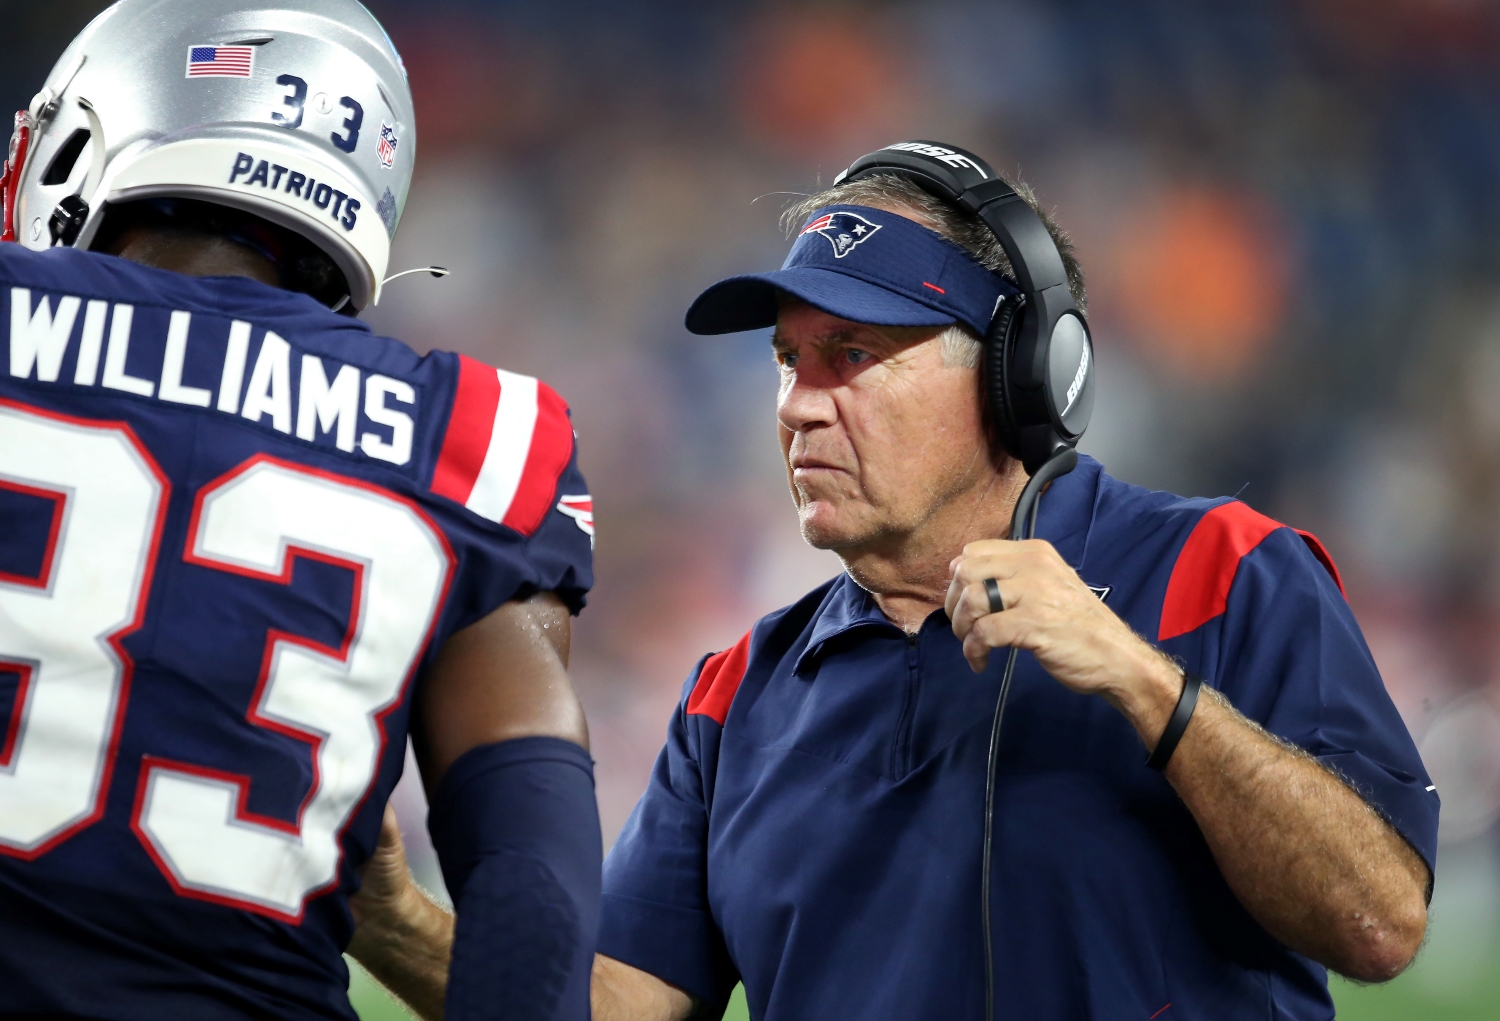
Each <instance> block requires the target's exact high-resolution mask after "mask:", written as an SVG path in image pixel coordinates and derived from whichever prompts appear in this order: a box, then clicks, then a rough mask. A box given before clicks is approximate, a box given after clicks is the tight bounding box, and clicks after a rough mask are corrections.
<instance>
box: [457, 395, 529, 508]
mask: <svg viewBox="0 0 1500 1021" xmlns="http://www.w3.org/2000/svg"><path fill="white" fill-rule="evenodd" d="M495 372H496V373H497V374H498V375H499V377H500V405H499V407H497V408H496V409H495V425H494V428H493V429H492V430H491V432H490V446H489V450H487V451H486V452H485V455H484V466H483V467H481V468H480V469H479V477H478V478H477V479H475V480H474V490H473V492H471V493H470V494H469V501H468V503H467V504H466V505H465V506H467V507H468V508H469V510H471V511H473V512H474V513H475V514H480V515H483V516H484V517H487V518H489V519H490V520H491V521H503V520H505V515H506V512H507V511H509V510H510V504H511V501H512V500H514V499H515V498H516V490H517V489H519V488H520V486H521V475H522V473H523V472H524V471H525V469H526V457H527V455H528V454H529V453H530V452H531V435H532V433H533V431H535V429H536V416H537V406H536V387H537V381H536V378H535V377H533V376H522V375H520V374H518V373H515V372H506V371H505V370H504V369H496V370H495Z"/></svg>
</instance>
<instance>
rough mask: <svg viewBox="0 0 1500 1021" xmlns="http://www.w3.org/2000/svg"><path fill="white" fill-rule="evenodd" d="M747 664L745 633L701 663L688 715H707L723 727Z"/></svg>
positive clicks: (748, 635)
mask: <svg viewBox="0 0 1500 1021" xmlns="http://www.w3.org/2000/svg"><path fill="white" fill-rule="evenodd" d="M749 665H750V632H748V631H746V632H745V637H743V638H741V639H740V640H739V641H737V642H735V643H734V645H732V646H730V647H729V648H727V649H725V650H724V651H723V652H720V653H716V654H715V655H712V656H710V657H708V659H706V660H704V661H703V669H702V670H699V671H698V683H697V684H695V685H693V693H692V694H691V695H689V696H688V704H687V711H688V715H689V716H707V717H709V718H710V719H712V720H714V721H715V722H716V723H718V725H719V726H721V727H722V726H723V725H724V720H725V719H726V718H728V716H729V706H730V704H731V703H732V702H733V701H734V695H735V692H737V691H739V690H740V682H741V681H743V680H744V679H745V668H746V667H748V666H749Z"/></svg>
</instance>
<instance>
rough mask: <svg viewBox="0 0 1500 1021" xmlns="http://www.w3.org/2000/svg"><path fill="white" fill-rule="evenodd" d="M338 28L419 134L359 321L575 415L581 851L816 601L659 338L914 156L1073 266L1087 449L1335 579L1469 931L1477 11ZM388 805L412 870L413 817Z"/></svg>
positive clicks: (655, 11)
mask: <svg viewBox="0 0 1500 1021" xmlns="http://www.w3.org/2000/svg"><path fill="white" fill-rule="evenodd" d="M100 6H102V4H101V3H100V0H48V2H47V3H45V4H37V3H19V2H16V0H0V16H3V22H0V23H3V24H5V25H6V26H7V28H6V30H5V33H4V35H5V38H6V40H7V44H6V48H5V52H4V56H3V59H0V100H3V101H4V102H8V103H10V104H11V108H15V107H19V106H21V105H24V103H25V102H26V101H27V100H28V99H29V97H30V95H31V93H32V92H33V91H34V90H35V89H36V88H37V87H39V85H40V82H41V80H42V77H43V75H44V74H45V72H46V70H47V68H48V67H49V66H50V63H51V61H52V60H53V59H54V58H55V56H56V54H57V53H58V52H60V51H61V48H62V47H63V45H64V44H65V43H66V41H67V39H68V38H70V37H71V35H72V34H73V33H74V32H75V31H76V30H77V29H78V28H79V27H81V26H82V24H84V23H85V22H86V21H87V19H88V18H89V17H91V16H92V14H93V13H94V12H95V11H96V10H98V9H99V7H100ZM371 6H372V9H373V10H374V11H375V13H376V14H377V15H379V16H380V17H381V18H382V19H383V20H384V21H385V23H386V25H387V27H388V29H389V31H390V34H391V36H392V38H393V40H394V41H395V43H396V45H397V47H398V49H399V50H400V51H401V53H402V55H403V57H404V60H405V63H406V67H407V69H408V71H409V73H410V77H411V84H412V89H413V92H414V93H415V97H416V104H417V112H418V130H417V134H418V139H417V153H418V157H417V179H416V183H415V185H414V188H413V191H412V199H411V202H410V205H409V207H408V209H407V212H406V219H405V221H404V223H403V225H402V228H401V232H400V234H399V235H398V237H397V242H396V247H395V253H394V256H393V260H392V269H393V271H394V270H400V269H406V268H408V267H411V266H425V265H428V264H432V263H436V264H439V265H443V266H448V267H450V268H452V270H453V274H452V276H451V277H449V278H447V279H446V280H442V281H433V280H431V279H429V278H426V277H411V278H407V279H404V280H402V281H400V282H399V283H396V284H393V285H392V286H391V288H390V289H389V290H388V291H387V294H386V297H385V299H384V302H383V304H382V305H381V307H380V308H379V309H377V310H374V311H373V312H372V313H370V314H369V316H368V317H367V318H368V319H370V321H372V322H373V323H374V324H375V325H376V327H377V328H378V329H379V330H381V331H382V332H387V333H390V334H392V335H394V336H397V337H400V338H402V339H404V340H406V341H407V342H408V343H410V344H412V345H413V346H415V347H417V348H419V349H422V350H426V349H428V348H433V347H441V348H447V349H452V350H458V351H463V352H466V353H468V354H471V355H474V356H476V357H478V358H482V359H484V360H487V361H489V362H491V363H494V364H498V365H502V366H504V367H506V368H509V369H513V370H516V371H521V372H526V373H531V374H535V375H539V376H542V377H544V378H546V379H547V380H548V381H550V382H551V383H552V384H553V385H554V386H555V387H556V388H557V389H558V390H559V391H560V392H561V393H562V394H563V396H564V397H565V398H566V399H567V400H568V402H569V403H570V405H571V407H572V409H573V419H574V423H575V425H576V428H577V432H578V437H579V444H580V451H581V458H582V464H583V467H584V470H585V472H586V474H587V476H588V478H589V480H590V483H591V488H592V490H593V495H594V497H595V501H596V509H597V521H598V548H597V557H598V560H597V567H598V579H599V580H598V586H597V588H596V589H595V591H594V594H593V595H592V596H591V597H590V604H589V607H588V609H587V610H586V611H585V612H584V614H583V615H582V617H581V619H580V620H579V621H578V623H577V628H576V632H575V646H574V650H575V651H574V657H573V668H574V674H575V676H576V678H577V681H578V684H579V686H580V688H581V689H582V692H583V696H584V699H585V702H586V706H587V709H588V712H589V718H590V724H591V728H592V733H593V740H594V753H595V756H596V758H597V759H598V761H599V767H600V768H599V777H600V781H599V790H600V797H601V804H602V809H603V818H604V825H605V831H606V833H605V836H606V841H609V840H612V839H613V837H614V835H615V834H616V833H617V832H618V830H619V828H620V826H621V825H622V824H623V822H624V819H625V817H626V815H627V814H628V812H629V810H630V808H631V806H632V805H633V803H634V801H635V798H636V797H637V796H638V794H639V793H640V791H641V790H643V789H644V786H645V782H646V776H647V773H648V771H649V769H650V766H651V763H652V760H653V759H654V757H655V755H656V752H657V750H658V748H659V746H660V743H661V740H662V738H663V736H664V731H665V726H666V722H667V718H668V715H669V714H670V713H671V711H672V708H673V706H674V704H675V703H676V701H677V699H678V697H679V695H680V691H681V685H682V683H683V681H684V679H685V678H686V676H687V674H688V673H689V671H690V670H691V669H692V667H693V665H694V663H695V661H696V660H697V658H698V657H699V656H700V655H702V654H703V653H705V652H710V651H714V650H717V649H721V648H724V647H726V646H727V645H729V644H731V643H732V642H733V641H734V640H735V639H736V638H737V637H738V636H739V635H740V634H741V633H743V632H744V630H745V629H746V628H747V627H748V626H749V625H750V624H751V623H752V622H753V621H754V619H755V618H756V617H757V616H759V615H760V614H762V613H765V612H767V611H769V610H771V609H773V608H775V607H777V606H780V605H782V604H784V603H786V602H789V601H791V600H792V599H794V598H796V597H797V596H799V595H800V594H801V593H802V592H804V591H805V590H806V589H808V588H810V587H812V586H813V585H814V584H816V583H818V582H820V581H822V580H823V579H824V578H827V577H829V576H831V575H832V574H833V573H834V572H836V571H837V570H838V569H839V567H838V563H837V561H836V560H835V559H833V558H832V557H831V556H830V555H829V554H826V553H818V552H816V551H812V550H810V549H808V548H807V547H805V546H804V545H803V544H802V543H801V541H800V538H799V536H798V533H797V528H796V521H795V516H794V514H793V511H792V507H791V504H790V501H789V500H788V498H787V495H786V488H785V487H786V483H785V476H784V473H783V471H782V469H781V466H780V463H779V460H778V455H777V450H776V444H775V438H774V419H773V410H772V404H773V397H774V390H775V372H774V368H773V363H772V361H771V358H770V354H769V348H768V344H767V341H766V337H765V336H763V335H746V336H741V337H729V338H694V337H691V336H689V335H688V334H687V333H686V332H685V331H684V329H683V327H682V314H683V312H684V310H685V309H686V307H687V304H688V303H689V302H690V300H691V299H692V298H693V296H694V295H695V294H696V293H697V292H698V291H699V290H700V289H701V288H702V287H704V286H705V285H707V284H708V283H711V282H712V281H714V280H716V279H718V278H719V277H720V276H723V275H727V274H729V273H732V272H736V271H748V270H754V269H763V268H769V267H772V266H774V265H777V264H779V263H780V260H781V258H782V256H783V254H784V252H785V248H786V241H785V239H784V237H783V235H782V234H781V233H780V231H779V228H778V225H777V219H778V214H779V212H780V210H781V208H782V206H783V205H784V203H785V202H786V201H787V196H788V194H789V193H802V192H809V191H812V190H815V189H816V188H817V187H818V186H819V185H820V184H823V185H826V184H828V183H829V182H830V181H831V179H832V177H833V175H834V174H836V173H837V172H838V170H839V169H841V168H842V167H843V166H845V165H846V164H848V163H849V162H850V161H851V160H852V159H853V158H854V157H856V156H858V155H861V154H862V153H864V152H867V151H870V150H872V149H875V148H878V147H880V146H881V145H885V144H888V143H890V142H893V141H896V140H898V139H901V138H913V137H917V138H933V139H939V140H946V141H952V142H956V143H958V144H961V145H963V146H965V147H967V148H970V149H974V150H976V151H978V152H980V153H982V154H984V155H986V156H987V157H988V158H989V159H990V160H991V162H993V163H994V164H995V165H996V166H998V167H1000V168H1002V169H1003V170H1004V171H1006V172H1008V173H1012V174H1019V175H1021V176H1023V177H1024V178H1025V179H1027V180H1029V181H1030V182H1031V183H1032V184H1033V185H1034V186H1035V188H1036V191H1037V193H1038V195H1039V196H1040V197H1041V198H1042V200H1043V202H1044V203H1045V204H1046V205H1047V206H1048V207H1050V208H1052V209H1053V210H1054V211H1055V213H1056V215H1057V217H1058V219H1059V220H1060V221H1061V222H1062V224H1063V225H1064V226H1065V227H1066V228H1067V229H1068V230H1069V231H1070V232H1071V233H1072V235H1073V237H1074V238H1075V240H1076V242H1077V246H1078V250H1079V253H1080V256H1081V258H1082V261H1083V264H1084V267H1085V270H1086V272H1087V275H1088V284H1089V293H1090V320H1091V324H1092V327H1093V331H1094V337H1095V343H1096V346H1097V350H1098V360H1099V365H1100V396H1099V405H1098V411H1097V413H1096V416H1095V420H1094V425H1093V426H1092V428H1091V429H1090V431H1089V434H1088V436H1087V437H1086V439H1085V441H1084V449H1085V450H1086V451H1088V452H1090V453H1093V454H1094V455H1095V456H1097V457H1099V458H1100V459H1101V460H1103V461H1104V462H1105V464H1106V465H1107V466H1108V468H1109V469H1110V470H1111V471H1112V472H1113V473H1114V474H1116V475H1117V476H1120V477H1122V478H1124V479H1126V480H1129V481H1133V482H1138V483H1141V484H1143V485H1148V486H1152V487H1164V488H1171V489H1174V490H1176V491H1178V492H1182V493H1187V494H1193V495H1219V494H1238V495H1239V496H1240V497H1241V498H1242V499H1243V500H1245V501H1246V502H1247V503H1249V504H1250V505H1251V506H1253V507H1255V508H1256V509H1258V510H1260V511H1263V512H1265V513H1267V514H1270V515H1272V516H1274V517H1277V518H1279V519H1281V520H1284V521H1287V522H1288V523H1291V524H1295V525H1297V526H1298V527H1301V528H1305V529H1309V530H1311V531H1313V532H1316V533H1317V534H1318V535H1319V536H1320V537H1321V538H1322V539H1323V540H1324V541H1325V543H1326V544H1327V545H1328V547H1329V549H1330V550H1331V551H1332V553H1333V555H1334V557H1335V558H1336V559H1337V561H1338V563H1339V565H1340V567H1341V568H1342V570H1343V572H1344V578H1345V581H1346V583H1347V585H1348V590H1349V595H1350V599H1351V601H1352V603H1353V604H1354V606H1355V609H1356V611H1357V612H1358V614H1359V616H1360V619H1361V621H1362V623H1363V625H1364V627H1365V630H1366V634H1367V637H1368V638H1369V641H1370V644H1371V646H1372V648H1373V651H1374V653H1375V656H1376V658H1377V660H1378V662H1379V663H1380V665H1381V668H1382V670H1383V672H1384V676H1385V678H1386V681H1387V684H1388V685H1389V687H1390V689H1391V692H1392V694H1393V696H1394V697H1395V699H1396V701H1397V704H1398V705H1399V707H1400V709H1401V711H1402V713H1403V714H1404V715H1405V717H1406V720H1407V723H1408V724H1409V726H1410V727H1411V729H1412V732H1413V734H1414V735H1415V737H1416V738H1417V740H1418V742H1419V744H1420V745H1421V747H1422V749H1423V752H1424V756H1425V758H1426V760H1427V762H1428V764H1429V767H1430V768H1431V771H1432V773H1433V774H1434V778H1435V780H1436V782H1437V784H1438V787H1439V790H1440V792H1441V794H1442V797H1443V805H1444V816H1443V825H1444V833H1443V836H1444V840H1445V846H1446V847H1450V848H1453V849H1454V858H1453V860H1454V861H1455V862H1460V863H1461V862H1464V861H1471V862H1475V863H1478V864H1475V865H1473V867H1472V868H1470V871H1469V872H1463V871H1462V869H1461V868H1460V867H1459V866H1455V869H1456V871H1455V873H1454V875H1455V880H1454V882H1455V883H1457V884H1458V886H1456V887H1455V889H1463V890H1467V891H1468V893H1467V894H1466V900H1467V902H1469V903H1471V904H1472V903H1474V902H1475V898H1479V899H1480V901H1481V902H1484V903H1492V904H1493V901H1489V902H1485V901H1483V898H1485V897H1490V898H1496V897H1500V893H1496V892H1495V887H1494V885H1493V884H1494V883H1495V882H1497V881H1500V879H1495V878H1490V879H1486V878H1485V877H1486V876H1488V875H1490V873H1491V872H1494V871H1495V870H1494V867H1493V866H1494V859H1495V852H1494V846H1495V843H1496V827H1495V823H1496V820H1497V817H1500V6H1497V5H1495V4H1494V3H1491V2H1488V0H1216V2H1214V3H1211V4H1205V3H1202V2H1199V0H1128V2H1122V0H982V2H981V0H940V2H925V3H897V2H885V3H880V2H861V3H855V2H842V3H841V2H817V0H804V2H799V3H789V2H780V3H778V2H740V3H720V4H707V3H694V2H689V0H636V2H632V3H606V2H603V0H512V2H503V3H502V2H479V0H471V2H446V0H423V2H421V3H416V2H409V3H401V2H396V0H381V2H377V3H372V4H371ZM17 39H22V40H26V45H24V46H22V47H16V46H15V43H14V40H17ZM400 798H401V801H400V802H399V804H400V807H401V809H402V812H403V816H404V821H405V822H406V824H407V829H408V832H409V833H412V834H413V836H415V837H417V839H418V842H420V836H419V833H418V831H420V829H421V822H422V806H421V803H420V794H419V792H418V790H417V788H416V787H415V786H412V785H405V786H404V787H403V790H402V793H401V795H400ZM425 867H426V868H427V869H428V870H429V874H431V872H430V870H431V863H430V861H428V863H427V865H426V866H425ZM1465 867H1467V866H1465ZM1497 875H1500V873H1497ZM1486 883H1489V884H1491V885H1485V884H1486ZM1465 884H1467V885H1465ZM1441 891H1442V884H1441V883H1440V904H1441V903H1442V900H1441ZM1458 910H1459V909H1455V911H1458ZM1494 914H1495V918H1496V919H1500V906H1496V910H1495V913H1494ZM1485 924H1491V923H1485ZM1493 924H1500V922H1495V923H1493ZM1486 931H1487V932H1489V937H1488V938H1490V939H1494V938H1496V934H1495V930H1494V929H1493V928H1490V929H1488V930H1486ZM1491 959H1492V960H1493V958H1491Z"/></svg>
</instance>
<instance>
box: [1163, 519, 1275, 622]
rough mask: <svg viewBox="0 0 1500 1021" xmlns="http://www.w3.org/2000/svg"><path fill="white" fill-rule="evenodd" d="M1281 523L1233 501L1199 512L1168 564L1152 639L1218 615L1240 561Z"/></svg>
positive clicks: (1223, 605) (1226, 601) (1223, 607)
mask: <svg viewBox="0 0 1500 1021" xmlns="http://www.w3.org/2000/svg"><path fill="white" fill-rule="evenodd" d="M1281 527H1283V526H1282V524H1281V522H1279V521H1273V520H1272V519H1270V518H1268V517H1266V516H1265V515H1264V514H1260V513H1257V512H1256V511H1253V510H1251V509H1250V508H1249V507H1247V506H1245V505H1244V504H1243V503H1240V502H1239V501H1238V500H1233V501H1231V502H1229V503H1225V504H1220V505H1219V506H1218V507H1215V508H1214V509H1213V510H1211V511H1209V512H1208V513H1207V514H1205V515H1203V517H1202V518H1200V519H1199V520H1198V524H1197V525H1196V526H1194V528H1193V531H1192V534H1190V535H1189V536H1188V539H1187V542H1185V543H1183V546H1182V552H1181V553H1179V554H1177V563H1176V564H1174V565H1173V567H1172V577H1171V579H1170V580H1169V581H1168V582H1167V597H1166V599H1165V600H1164V601H1163V603H1162V607H1161V627H1160V628H1159V630H1158V631H1157V635H1156V639H1157V641H1160V642H1164V641H1166V640H1167V639H1168V638H1176V637H1177V636H1178V635H1185V634H1187V633H1188V632H1189V631H1192V630H1194V629H1195V628H1199V627H1202V626H1203V625H1204V624H1207V623H1208V622H1209V621H1211V620H1213V619H1214V618H1215V617H1217V616H1218V615H1219V614H1221V613H1223V612H1224V610H1225V608H1226V607H1227V606H1228V605H1229V589H1230V587H1231V586H1232V585H1233V584H1234V576H1235V574H1236V573H1238V571H1239V569H1240V561H1241V560H1243V559H1244V557H1245V554H1247V553H1249V552H1250V551H1251V550H1253V549H1254V548H1255V547H1257V546H1259V545H1260V544H1261V542H1262V541H1263V540H1264V539H1265V537H1266V536H1268V535H1270V534H1271V533H1272V532H1274V531H1276V529H1278V528H1281Z"/></svg>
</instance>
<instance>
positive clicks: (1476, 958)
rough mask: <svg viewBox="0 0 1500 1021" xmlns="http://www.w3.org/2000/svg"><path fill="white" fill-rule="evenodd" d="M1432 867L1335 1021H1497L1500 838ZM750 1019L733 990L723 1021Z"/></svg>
mask: <svg viewBox="0 0 1500 1021" xmlns="http://www.w3.org/2000/svg"><path fill="white" fill-rule="evenodd" d="M1438 870H1439V877H1440V880H1441V881H1440V882H1439V883H1438V885H1437V891H1436V895H1435V896H1434V898H1433V902H1432V908H1431V912H1430V915H1429V920H1430V925H1429V927H1428V936H1427V944H1426V946H1425V947H1424V948H1423V950H1422V953H1421V955H1420V956H1418V958H1417V963H1416V964H1414V965H1413V966H1412V967H1411V968H1410V969H1409V970H1408V971H1407V972H1406V973H1405V974H1404V975H1402V976H1401V977H1400V978H1398V979H1396V980H1395V981H1394V982H1388V983H1386V984H1385V985H1381V986H1359V985H1355V984H1354V983H1352V982H1345V981H1343V980H1342V979H1337V978H1336V979H1334V980H1333V998H1334V1000H1335V1002H1337V1004H1338V1016H1339V1019H1340V1021H1500V841H1497V840H1496V839H1495V838H1494V837H1493V836H1490V837H1482V838H1479V839H1477V840H1471V841H1468V842H1466V843H1463V844H1458V845H1452V846H1447V847H1444V848H1443V851H1442V854H1441V856H1440V857H1439V860H1438ZM350 972H351V973H353V974H354V975H355V979H354V982H353V984H352V985H351V986H350V988H349V999H350V1000H351V1001H352V1002H353V1003H354V1007H355V1009H356V1010H358V1011H359V1015H360V1017H361V1018H362V1019H363V1021H399V1019H405V1018H407V1017H408V1016H409V1015H407V1014H406V1013H405V1011H403V1010H402V1009H401V1008H400V1007H398V1006H397V1005H396V1004H395V1003H394V1002H393V1001H392V1000H391V999H390V998H389V997H388V996H387V995H386V994H385V992H384V990H382V989H381V988H380V987H379V986H378V985H376V983H375V982H374V981H372V980H371V979H370V978H369V977H368V976H366V975H365V974H364V973H363V972H360V971H359V969H358V966H356V965H354V964H353V962H351V963H350ZM749 1016H750V1015H749V1012H748V1011H747V1010H746V1009H745V998H744V994H743V991H742V990H739V989H736V990H735V996H734V1000H733V1002H732V1003H731V1004H730V1005H729V1010H728V1011H727V1012H726V1013H725V1015H724V1018H725V1021H749ZM1162 1021H1167V1017H1166V1016H1165V1015H1164V1016H1163V1018H1162ZM1194 1021H1197V1019H1194Z"/></svg>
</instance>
